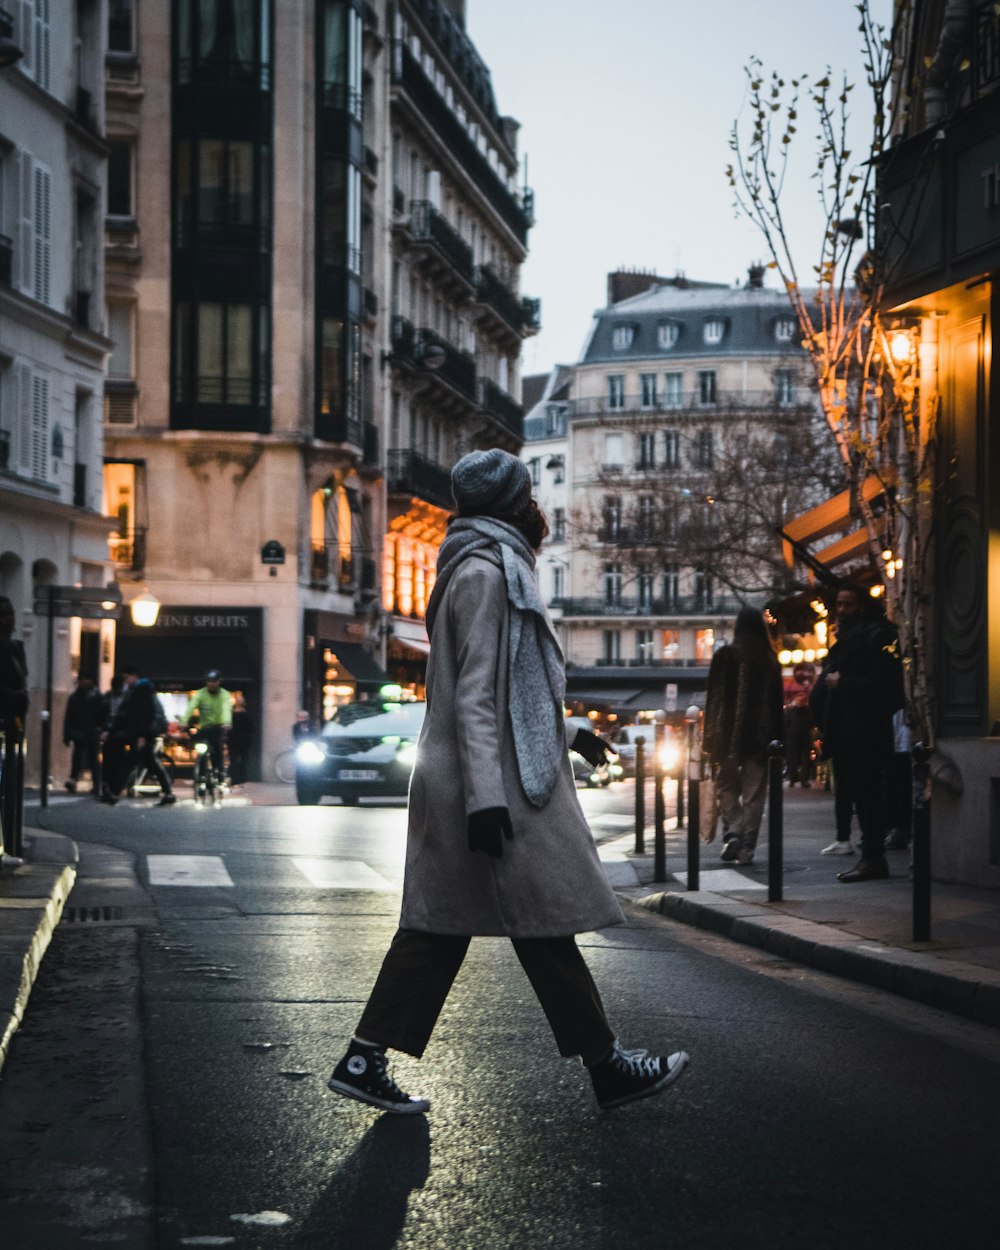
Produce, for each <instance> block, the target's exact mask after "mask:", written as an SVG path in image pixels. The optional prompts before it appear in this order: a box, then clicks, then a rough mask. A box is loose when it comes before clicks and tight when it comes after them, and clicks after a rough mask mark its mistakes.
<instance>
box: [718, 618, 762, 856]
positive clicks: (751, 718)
mask: <svg viewBox="0 0 1000 1250" xmlns="http://www.w3.org/2000/svg"><path fill="white" fill-rule="evenodd" d="M781 729H782V688H781V666H780V665H779V664H778V660H777V658H776V656H775V654H774V649H773V648H772V646H771V640H770V638H769V637H768V633H767V626H766V625H765V624H764V617H763V615H762V613H761V612H759V611H758V610H757V609H756V608H740V611H739V614H738V615H737V617H736V625H735V627H734V629H733V641H732V642H731V643H730V644H729V645H728V646H725V647H720V648H719V650H718V651H716V653H715V655H713V656H712V664H711V667H710V668H709V670H708V695H707V697H706V701H705V733H704V738H703V743H702V745H703V747H704V750H705V754H706V755H708V756H709V758H710V759H711V761H712V763H713V765H715V766H717V768H718V775H717V777H716V793H717V795H718V802H719V815H720V816H721V817H722V827H723V835H724V836H723V847H722V858H723V859H724V860H726V861H727V862H732V861H734V860H735V861H736V862H737V863H740V864H743V865H746V864H752V863H753V855H754V850H755V849H756V846H757V835H758V833H759V832H760V818H761V816H762V815H763V812H764V798H765V795H766V793H767V748H768V744H769V743H770V742H772V741H774V740H775V739H780V738H781Z"/></svg>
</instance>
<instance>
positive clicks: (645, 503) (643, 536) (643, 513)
mask: <svg viewBox="0 0 1000 1250" xmlns="http://www.w3.org/2000/svg"><path fill="white" fill-rule="evenodd" d="M655 521H656V504H655V501H654V500H653V496H652V495H640V496H639V503H638V507H637V509H636V528H637V529H638V531H639V532H638V538H639V541H640V542H642V543H648V542H652V540H653V526H654V524H655Z"/></svg>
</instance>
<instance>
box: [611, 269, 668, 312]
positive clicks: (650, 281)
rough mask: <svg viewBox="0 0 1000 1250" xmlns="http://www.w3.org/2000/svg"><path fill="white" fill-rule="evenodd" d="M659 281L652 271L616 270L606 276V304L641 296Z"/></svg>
mask: <svg viewBox="0 0 1000 1250" xmlns="http://www.w3.org/2000/svg"><path fill="white" fill-rule="evenodd" d="M659 281H660V279H659V278H658V277H657V275H656V271H655V270H652V269H616V270H615V272H614V273H609V274H608V303H609V304H619V303H621V301H622V300H623V299H631V298H632V296H633V295H641V294H642V293H643V291H648V290H649V289H650V288H651V287H654V286H656V285H657V283H658V282H659Z"/></svg>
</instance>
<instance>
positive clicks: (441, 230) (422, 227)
mask: <svg viewBox="0 0 1000 1250" xmlns="http://www.w3.org/2000/svg"><path fill="white" fill-rule="evenodd" d="M410 214H411V220H412V229H413V236H414V238H416V239H418V240H420V241H421V242H425V243H430V244H432V245H433V247H434V248H435V250H436V251H437V252H438V254H439V255H440V256H441V257H442V258H443V259H444V260H446V261H447V262H448V264H449V265H450V266H451V267H452V269H453V270H454V271H455V273H457V274H458V276H459V277H460V278H462V279H463V280H464V281H465V282H467V283H469V285H470V286H471V285H472V284H473V282H474V280H475V275H474V270H473V258H472V248H471V247H469V245H468V243H466V242H465V240H464V239H463V238H462V236H461V235H460V234H459V233H458V231H457V230H455V229H454V228H453V227H452V226H450V225H449V224H448V221H447V219H446V218H445V216H444V214H443V213H442V212H440V211H439V210H438V209H437V208H435V207H434V205H433V204H432V203H431V202H430V201H429V200H413V201H411V203H410Z"/></svg>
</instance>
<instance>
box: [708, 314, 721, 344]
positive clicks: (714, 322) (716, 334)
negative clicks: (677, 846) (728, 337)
mask: <svg viewBox="0 0 1000 1250" xmlns="http://www.w3.org/2000/svg"><path fill="white" fill-rule="evenodd" d="M725 334H726V323H725V322H724V321H723V320H722V319H721V317H712V318H710V320H708V321H706V322H705V329H704V338H705V342H706V343H708V344H709V346H714V345H715V344H717V343H721V342H722V340H723V338H724V337H725Z"/></svg>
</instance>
